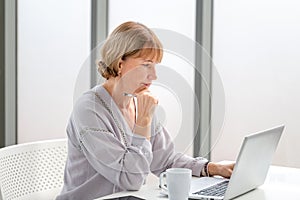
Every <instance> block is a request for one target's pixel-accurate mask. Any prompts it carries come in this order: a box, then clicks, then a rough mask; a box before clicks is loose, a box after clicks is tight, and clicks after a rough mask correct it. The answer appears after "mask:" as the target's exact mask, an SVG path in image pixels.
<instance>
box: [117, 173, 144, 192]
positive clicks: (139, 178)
mask: <svg viewBox="0 0 300 200" xmlns="http://www.w3.org/2000/svg"><path fill="white" fill-rule="evenodd" d="M147 175H148V174H130V175H128V174H126V175H125V176H124V177H123V178H124V179H123V180H122V181H121V187H122V186H123V187H122V188H123V189H124V190H132V191H136V190H140V189H141V187H142V185H143V184H144V182H145V179H146V177H147Z"/></svg>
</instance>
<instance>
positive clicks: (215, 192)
mask: <svg viewBox="0 0 300 200" xmlns="http://www.w3.org/2000/svg"><path fill="white" fill-rule="evenodd" d="M228 183H229V181H224V182H221V183H218V184H216V185H213V186H211V187H208V188H205V189H203V190H200V191H198V192H194V193H193V194H196V195H204V196H215V197H222V196H224V195H225V192H226V189H227V186H228Z"/></svg>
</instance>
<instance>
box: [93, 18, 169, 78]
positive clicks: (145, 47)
mask: <svg viewBox="0 0 300 200" xmlns="http://www.w3.org/2000/svg"><path fill="white" fill-rule="evenodd" d="M162 56H163V48H162V44H161V42H160V41H159V39H158V37H157V36H156V35H155V34H154V32H153V31H151V30H150V29H149V28H148V27H146V26H145V25H143V24H140V23H137V22H125V23H123V24H121V25H119V26H118V27H117V28H116V29H115V30H114V31H113V32H112V33H111V34H110V35H109V36H108V38H107V39H106V41H105V43H104V44H103V46H102V49H101V58H102V60H101V61H99V63H98V71H99V73H100V74H101V75H102V76H103V77H104V78H106V79H109V78H110V77H112V76H113V77H116V76H118V72H119V63H120V61H121V60H124V59H126V57H142V58H143V57H145V58H146V57H147V58H149V57H150V58H151V59H153V61H154V62H157V63H159V62H161V60H162Z"/></svg>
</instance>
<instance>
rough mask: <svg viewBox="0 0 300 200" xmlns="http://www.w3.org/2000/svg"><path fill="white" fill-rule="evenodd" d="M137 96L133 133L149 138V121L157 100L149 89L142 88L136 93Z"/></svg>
mask: <svg viewBox="0 0 300 200" xmlns="http://www.w3.org/2000/svg"><path fill="white" fill-rule="evenodd" d="M136 98H137V120H136V125H135V133H137V134H139V135H142V136H144V137H146V138H148V139H150V134H151V122H152V118H153V114H154V111H155V107H156V105H157V104H158V100H157V99H156V98H155V97H154V96H153V95H152V94H151V93H150V91H149V90H143V91H141V92H139V93H137V94H136Z"/></svg>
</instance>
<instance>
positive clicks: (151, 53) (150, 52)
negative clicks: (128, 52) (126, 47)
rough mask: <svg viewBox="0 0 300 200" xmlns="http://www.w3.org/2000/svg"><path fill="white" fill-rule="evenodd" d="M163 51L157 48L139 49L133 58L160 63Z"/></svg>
mask: <svg viewBox="0 0 300 200" xmlns="http://www.w3.org/2000/svg"><path fill="white" fill-rule="evenodd" d="M162 55H163V51H162V49H158V48H143V49H140V50H139V51H138V52H137V53H136V54H135V55H134V57H136V58H141V59H143V60H148V61H151V62H153V63H160V62H161V60H162Z"/></svg>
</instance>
